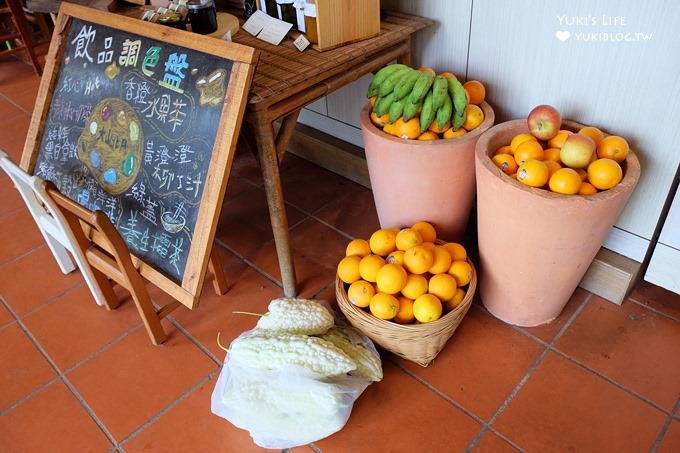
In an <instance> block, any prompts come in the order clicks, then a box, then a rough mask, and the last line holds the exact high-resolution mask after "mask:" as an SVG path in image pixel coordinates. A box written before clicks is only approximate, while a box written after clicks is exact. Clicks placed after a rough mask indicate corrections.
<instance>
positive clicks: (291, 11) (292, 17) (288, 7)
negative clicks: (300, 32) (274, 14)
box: [276, 0, 297, 30]
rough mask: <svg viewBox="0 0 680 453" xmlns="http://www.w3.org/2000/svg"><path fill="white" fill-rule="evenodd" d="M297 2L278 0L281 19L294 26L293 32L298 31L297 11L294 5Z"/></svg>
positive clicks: (293, 0)
mask: <svg viewBox="0 0 680 453" xmlns="http://www.w3.org/2000/svg"><path fill="white" fill-rule="evenodd" d="M294 2H295V0H276V3H277V4H278V6H279V19H281V20H283V21H286V22H288V23H289V24H292V25H293V30H297V11H296V9H295V6H293V3H294Z"/></svg>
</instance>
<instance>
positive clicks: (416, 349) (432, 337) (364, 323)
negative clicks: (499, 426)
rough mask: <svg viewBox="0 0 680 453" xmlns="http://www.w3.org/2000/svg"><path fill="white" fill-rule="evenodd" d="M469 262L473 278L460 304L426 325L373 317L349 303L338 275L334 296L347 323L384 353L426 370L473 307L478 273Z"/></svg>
mask: <svg viewBox="0 0 680 453" xmlns="http://www.w3.org/2000/svg"><path fill="white" fill-rule="evenodd" d="M468 263H469V264H470V266H472V278H471V279H470V283H469V285H468V288H467V291H466V294H465V297H464V298H463V301H462V302H461V303H460V304H458V306H457V307H456V308H455V309H454V310H453V311H450V312H448V313H447V314H445V315H444V316H442V317H441V318H439V319H438V320H436V321H432V322H428V323H425V324H408V325H404V324H397V323H395V322H392V321H385V320H382V319H378V318H376V317H375V316H373V315H371V314H370V313H369V312H367V311H365V310H362V309H361V308H359V307H357V306H355V305H353V304H352V303H351V302H350V301H349V299H348V298H347V291H346V290H345V286H344V284H343V282H342V281H341V280H340V279H339V278H338V277H337V276H336V278H335V296H336V298H337V301H338V306H339V307H340V310H341V311H342V313H343V314H344V315H345V317H346V318H347V320H348V321H349V323H350V324H352V325H353V326H354V327H356V328H357V329H359V330H361V331H362V332H363V333H364V334H366V335H367V336H368V337H369V338H370V339H371V340H373V341H374V342H376V343H377V344H379V345H380V346H382V347H383V348H385V349H386V350H388V351H390V352H392V353H394V354H396V355H398V356H400V357H403V358H405V359H407V360H410V361H412V362H415V363H417V364H418V365H421V366H424V367H426V366H428V365H429V364H430V362H431V361H432V360H434V358H435V357H437V354H439V352H440V351H441V350H442V349H443V348H444V346H445V345H446V342H447V341H448V340H449V338H451V336H452V335H453V333H454V332H455V331H456V329H457V328H458V325H459V324H460V322H461V321H462V320H463V317H464V316H465V314H466V313H467V312H468V310H469V309H470V305H472V299H473V298H474V295H475V290H476V289H477V272H476V271H475V267H474V265H473V264H472V263H471V262H470V260H468Z"/></svg>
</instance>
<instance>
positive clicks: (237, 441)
mask: <svg viewBox="0 0 680 453" xmlns="http://www.w3.org/2000/svg"><path fill="white" fill-rule="evenodd" d="M216 381H217V375H216V376H215V377H214V378H212V379H211V380H209V381H207V382H206V383H204V384H203V385H201V386H200V387H199V388H197V389H196V390H195V391H194V392H192V393H191V394H190V395H188V396H187V397H186V398H184V399H182V400H181V401H179V402H178V403H177V405H175V406H173V407H172V408H171V409H169V410H168V411H167V412H165V413H164V414H162V415H161V416H160V417H159V418H158V420H156V421H154V422H153V423H152V424H151V425H150V426H149V427H147V428H145V429H144V430H143V431H141V432H140V433H138V434H137V435H136V436H135V437H133V438H132V439H131V440H130V441H129V442H125V443H124V444H123V448H124V449H125V451H126V452H139V451H147V450H148V451H162V452H190V451H194V452H211V451H212V452H217V451H223V452H239V453H241V452H242V453H250V452H267V451H269V452H271V451H273V450H268V449H264V448H260V447H258V446H257V445H255V444H254V443H253V440H252V439H251V437H250V435H249V434H248V431H245V430H242V429H239V428H237V427H235V426H234V425H232V424H231V423H229V421H227V420H225V419H223V418H221V417H218V416H217V415H215V414H213V413H212V412H211V411H210V396H211V395H212V392H213V389H214V388H215V382H216ZM189 421H190V422H189Z"/></svg>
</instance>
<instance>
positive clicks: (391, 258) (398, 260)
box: [385, 250, 404, 264]
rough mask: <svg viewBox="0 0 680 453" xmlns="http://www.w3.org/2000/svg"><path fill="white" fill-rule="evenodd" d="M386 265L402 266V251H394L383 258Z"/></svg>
mask: <svg viewBox="0 0 680 453" xmlns="http://www.w3.org/2000/svg"><path fill="white" fill-rule="evenodd" d="M385 262H386V263H395V264H404V251H403V250H395V251H394V252H392V253H390V254H389V255H387V258H385Z"/></svg>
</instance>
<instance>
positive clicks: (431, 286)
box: [427, 274, 458, 302]
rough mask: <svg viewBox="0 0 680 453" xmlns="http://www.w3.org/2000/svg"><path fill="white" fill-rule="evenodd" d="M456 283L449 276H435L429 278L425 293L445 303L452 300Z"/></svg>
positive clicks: (454, 279) (451, 276) (456, 286)
mask: <svg viewBox="0 0 680 453" xmlns="http://www.w3.org/2000/svg"><path fill="white" fill-rule="evenodd" d="M457 288H458V283H457V281H456V278H455V277H454V276H453V275H451V274H437V275H433V276H432V277H430V281H429V282H428V285H427V292H428V293H430V294H434V295H435V296H437V297H438V298H439V300H440V301H442V302H446V301H447V300H451V299H453V296H455V295H456V289H457Z"/></svg>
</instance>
